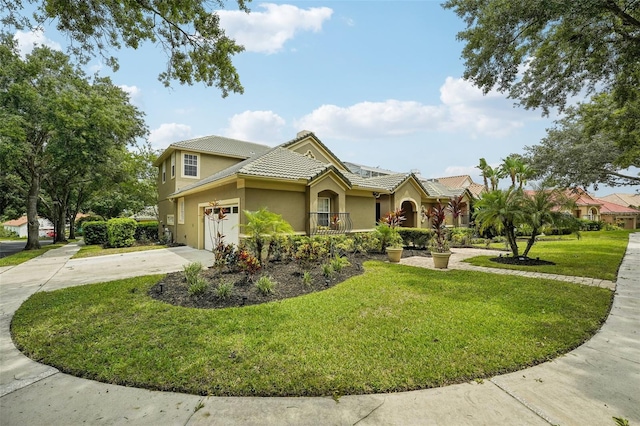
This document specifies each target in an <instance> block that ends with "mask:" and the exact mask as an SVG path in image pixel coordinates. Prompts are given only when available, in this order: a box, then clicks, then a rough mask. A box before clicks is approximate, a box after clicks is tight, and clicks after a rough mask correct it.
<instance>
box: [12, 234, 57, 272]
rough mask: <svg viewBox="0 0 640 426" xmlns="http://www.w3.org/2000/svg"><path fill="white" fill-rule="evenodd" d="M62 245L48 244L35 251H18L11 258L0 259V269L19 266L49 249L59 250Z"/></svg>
mask: <svg viewBox="0 0 640 426" xmlns="http://www.w3.org/2000/svg"><path fill="white" fill-rule="evenodd" d="M25 244H26V240H25ZM64 245H65V244H50V245H48V246H44V247H42V248H39V249H37V250H26V251H20V252H18V253H16V254H12V255H11V256H7V257H3V258H2V259H0V267H2V266H15V265H19V264H21V263H24V262H26V261H27V260H31V259H33V258H36V257H38V256H41V255H43V254H44V253H46V252H48V251H49V250H51V249H55V248H59V247H62V246H64Z"/></svg>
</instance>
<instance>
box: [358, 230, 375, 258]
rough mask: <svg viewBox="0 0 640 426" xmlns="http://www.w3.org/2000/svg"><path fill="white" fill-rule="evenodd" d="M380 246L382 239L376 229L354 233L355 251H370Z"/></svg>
mask: <svg viewBox="0 0 640 426" xmlns="http://www.w3.org/2000/svg"><path fill="white" fill-rule="evenodd" d="M378 247H380V240H379V239H378V237H377V236H376V233H375V231H371V232H364V233H362V232H359V233H357V234H353V252H354V253H370V252H373V251H376V250H377V249H378Z"/></svg>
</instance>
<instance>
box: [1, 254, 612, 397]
mask: <svg viewBox="0 0 640 426" xmlns="http://www.w3.org/2000/svg"><path fill="white" fill-rule="evenodd" d="M346 269H348V268H346ZM161 279H162V276H149V277H140V278H133V279H128V280H122V281H115V282H110V283H103V284H94V285H86V286H80V287H74V288H68V289H64V290H59V291H54V292H39V293H36V294H34V295H33V296H32V297H31V298H30V299H29V300H27V301H26V302H25V303H24V304H23V305H22V306H21V307H20V308H19V309H18V311H17V312H16V313H15V316H14V318H13V322H12V326H11V331H12V336H13V338H14V341H15V342H16V344H17V346H18V347H19V348H20V349H21V350H22V351H23V352H25V353H26V354H27V355H28V356H30V357H31V358H33V359H35V360H37V361H40V362H43V363H46V364H49V365H52V366H54V367H57V368H59V369H60V370H61V371H63V372H66V373H70V374H74V375H78V376H82V377H86V378H91V379H96V380H100V381H104V382H109V383H117V384H122V385H132V386H139V387H146V388H151V389H160V390H172V391H180V392H188V393H195V394H203V395H205V394H211V395H261V396H267V395H270V396H282V395H343V394H363V393H374V392H394V391H404V390H412V389H422V388H428V387H435V386H442V385H446V384H450V383H457V382H465V381H469V380H473V379H477V378H483V377H488V376H492V375H495V374H499V373H504V372H508V371H515V370H518V369H521V368H523V367H526V366H529V365H533V364H536V363H539V362H543V361H545V360H548V359H550V358H553V357H555V356H557V355H558V354H561V353H564V352H567V351H568V350H570V349H572V348H574V347H576V346H577V345H579V344H581V343H582V342H584V341H585V340H586V339H588V338H589V337H590V336H591V335H592V334H593V333H594V332H595V331H596V330H597V329H598V328H599V327H600V325H601V324H602V322H603V321H604V319H605V318H606V315H607V313H608V310H609V307H610V303H611V299H612V292H611V291H609V290H606V289H602V288H597V287H587V286H580V285H576V284H569V283H562V282H557V281H551V280H543V279H529V278H523V277H515V276H500V277H499V278H497V277H496V276H495V275H492V274H487V273H481V272H473V271H455V270H452V271H448V272H447V273H442V272H439V271H432V270H428V269H420V268H413V267H408V266H402V265H392V264H388V263H382V262H378V261H369V262H366V263H365V272H364V274H362V275H358V276H354V277H351V278H349V279H348V280H346V281H344V282H342V283H340V284H338V285H335V286H333V287H330V288H329V289H327V290H324V291H318V292H314V293H311V294H307V295H305V296H301V297H295V298H290V299H285V300H280V301H276V302H271V303H263V304H259V305H252V306H244V307H239V308H226V309H194V308H184V307H178V306H174V305H170V304H168V303H164V302H161V301H158V300H154V299H153V298H151V297H150V296H149V291H150V289H151V288H152V287H154V286H155V285H157V284H158V282H159V281H160V280H161ZM300 285H301V286H303V285H304V284H302V282H301V283H300ZM277 288H278V287H276V291H277Z"/></svg>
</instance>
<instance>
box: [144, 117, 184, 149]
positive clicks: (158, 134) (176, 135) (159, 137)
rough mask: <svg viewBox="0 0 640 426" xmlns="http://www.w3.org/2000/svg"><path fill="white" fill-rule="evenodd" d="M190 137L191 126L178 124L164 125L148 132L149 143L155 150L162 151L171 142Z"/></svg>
mask: <svg viewBox="0 0 640 426" xmlns="http://www.w3.org/2000/svg"><path fill="white" fill-rule="evenodd" d="M192 137H193V136H192V133H191V126H187V125H186V124H178V123H164V124H161V125H160V127H158V128H157V129H154V130H151V132H149V142H151V145H153V147H154V148H156V149H164V148H166V147H167V146H169V144H171V143H173V142H178V141H181V140H184V139H190V138H192Z"/></svg>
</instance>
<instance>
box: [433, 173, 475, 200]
mask: <svg viewBox="0 0 640 426" xmlns="http://www.w3.org/2000/svg"><path fill="white" fill-rule="evenodd" d="M436 180H437V181H438V182H440V183H441V184H443V185H444V186H446V187H447V188H452V189H457V188H465V189H467V190H468V191H469V193H470V194H471V195H473V197H474V198H480V195H482V193H483V192H484V191H485V187H484V185H482V184H480V183H475V182H474V181H473V179H471V176H469V175H460V176H447V177H440V178H436Z"/></svg>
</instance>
